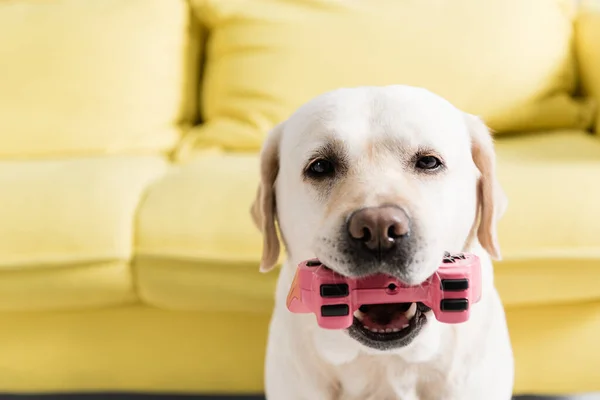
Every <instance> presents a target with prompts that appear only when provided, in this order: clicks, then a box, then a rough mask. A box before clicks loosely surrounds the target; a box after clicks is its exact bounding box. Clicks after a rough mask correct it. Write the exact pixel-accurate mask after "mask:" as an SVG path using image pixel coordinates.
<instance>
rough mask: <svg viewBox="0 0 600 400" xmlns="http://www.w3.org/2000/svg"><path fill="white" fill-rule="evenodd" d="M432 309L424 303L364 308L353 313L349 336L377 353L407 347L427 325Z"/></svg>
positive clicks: (373, 305) (366, 306) (380, 305)
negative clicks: (428, 315)
mask: <svg viewBox="0 0 600 400" xmlns="http://www.w3.org/2000/svg"><path fill="white" fill-rule="evenodd" d="M430 310H431V309H430V308H429V307H427V306H426V305H425V304H423V303H420V302H419V303H389V304H365V305H362V306H361V307H360V308H359V309H358V310H357V311H356V312H355V313H354V321H353V323H352V325H351V326H350V328H348V333H349V334H350V336H351V337H352V338H354V339H355V340H357V341H359V342H361V343H362V344H364V345H366V346H368V347H372V348H375V349H378V350H388V349H392V348H397V347H403V346H406V345H408V344H409V343H410V342H412V340H413V339H414V338H415V337H416V336H417V334H418V333H419V331H420V330H421V328H422V327H423V326H424V325H425V323H426V322H427V316H426V315H425V313H426V312H428V311H430Z"/></svg>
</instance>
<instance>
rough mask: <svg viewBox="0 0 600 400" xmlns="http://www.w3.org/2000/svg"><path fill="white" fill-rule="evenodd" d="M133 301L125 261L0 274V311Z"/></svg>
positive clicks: (127, 266) (106, 304)
mask: <svg viewBox="0 0 600 400" xmlns="http://www.w3.org/2000/svg"><path fill="white" fill-rule="evenodd" d="M137 299H138V298H137V296H136V294H135V292H134V285H133V278H132V274H131V267H130V265H129V262H127V261H112V262H97V263H87V264H74V265H59V266H58V268H39V269H38V268H36V269H32V268H28V269H24V270H12V271H1V272H0V312H2V311H11V312H14V311H37V312H40V311H54V310H85V309H89V308H96V307H105V306H113V305H123V304H130V303H133V302H135V301H137Z"/></svg>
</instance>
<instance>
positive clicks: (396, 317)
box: [362, 304, 409, 330]
mask: <svg viewBox="0 0 600 400" xmlns="http://www.w3.org/2000/svg"><path fill="white" fill-rule="evenodd" d="M405 311H406V307H405V306H403V305H401V304H373V305H369V306H368V311H367V312H365V313H363V318H362V323H363V325H365V326H366V327H368V328H371V329H373V328H374V329H378V330H386V329H403V328H405V327H406V325H408V323H409V319H408V318H407V317H406V315H405Z"/></svg>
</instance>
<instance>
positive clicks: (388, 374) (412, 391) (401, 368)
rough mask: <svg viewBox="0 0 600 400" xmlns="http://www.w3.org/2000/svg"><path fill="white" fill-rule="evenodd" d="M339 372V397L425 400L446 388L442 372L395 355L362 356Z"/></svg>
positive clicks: (347, 399) (348, 399) (372, 399)
mask: <svg viewBox="0 0 600 400" xmlns="http://www.w3.org/2000/svg"><path fill="white" fill-rule="evenodd" d="M338 373H339V375H338V382H339V385H340V391H339V392H338V393H339V395H338V397H337V399H336V400H424V399H429V398H430V396H429V394H430V393H437V394H439V393H441V392H444V391H445V390H444V389H445V385H444V380H445V379H444V377H443V374H439V373H435V372H434V371H431V369H430V368H427V371H424V370H423V368H422V366H419V365H414V364H413V365H411V364H408V363H404V362H401V361H399V360H397V359H395V357H360V358H359V359H356V360H354V361H353V362H350V363H348V364H345V365H343V366H340V367H339V370H338ZM433 398H436V397H435V396H434V397H433ZM433 398H432V399H433Z"/></svg>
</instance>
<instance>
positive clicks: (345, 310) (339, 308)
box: [321, 304, 350, 317]
mask: <svg viewBox="0 0 600 400" xmlns="http://www.w3.org/2000/svg"><path fill="white" fill-rule="evenodd" d="M348 314H350V307H348V304H332V305H328V306H321V315H322V316H323V317H344V316H346V315H348Z"/></svg>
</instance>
